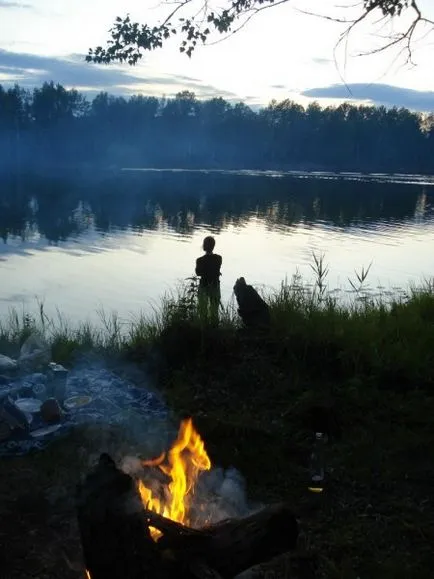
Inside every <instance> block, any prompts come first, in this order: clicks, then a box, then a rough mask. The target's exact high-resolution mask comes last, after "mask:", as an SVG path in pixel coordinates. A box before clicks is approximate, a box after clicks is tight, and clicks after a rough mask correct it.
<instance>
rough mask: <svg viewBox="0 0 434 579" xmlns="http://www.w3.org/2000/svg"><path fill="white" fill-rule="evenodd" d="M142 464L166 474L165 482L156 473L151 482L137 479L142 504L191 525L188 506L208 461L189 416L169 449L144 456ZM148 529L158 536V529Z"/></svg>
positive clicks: (207, 465)
mask: <svg viewBox="0 0 434 579" xmlns="http://www.w3.org/2000/svg"><path fill="white" fill-rule="evenodd" d="M142 465H143V466H144V467H148V468H151V469H158V470H159V471H160V472H161V473H162V474H163V475H166V476H167V477H168V481H167V483H168V484H163V485H161V484H159V480H158V479H159V477H155V480H154V481H153V483H154V484H153V483H152V482H151V483H150V486H145V483H144V482H143V481H142V480H139V482H138V490H139V493H140V497H141V499H142V502H143V505H144V507H145V508H146V509H147V510H149V511H152V512H155V513H157V514H159V515H161V516H163V517H165V518H167V519H171V520H172V521H176V522H177V523H181V524H182V525H187V526H193V524H192V523H193V522H192V520H191V512H190V510H191V501H192V497H193V494H194V491H195V486H196V483H197V480H198V477H199V475H200V473H201V472H202V471H206V470H210V468H211V461H210V459H209V457H208V454H207V452H206V450H205V445H204V443H203V441H202V439H201V437H200V435H199V434H198V433H197V432H196V430H195V429H194V426H193V422H192V420H191V418H189V419H188V420H184V421H182V422H181V426H180V428H179V433H178V437H177V439H176V440H175V442H174V443H173V445H172V448H171V449H170V450H169V452H167V453H166V452H163V453H162V454H161V456H159V457H158V458H156V459H153V460H144V461H142ZM163 482H165V481H163ZM205 522H208V521H205ZM150 530H151V535H152V538H153V539H154V540H157V539H158V538H159V537H160V536H161V532H160V531H158V529H155V528H154V527H150Z"/></svg>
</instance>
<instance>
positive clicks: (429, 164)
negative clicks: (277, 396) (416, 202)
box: [0, 83, 434, 173]
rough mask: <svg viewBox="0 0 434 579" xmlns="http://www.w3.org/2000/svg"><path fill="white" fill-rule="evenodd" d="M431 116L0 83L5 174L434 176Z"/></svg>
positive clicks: (346, 106)
mask: <svg viewBox="0 0 434 579" xmlns="http://www.w3.org/2000/svg"><path fill="white" fill-rule="evenodd" d="M433 119H434V116H433V117H423V116H422V115H420V114H418V113H413V112H411V111H409V110H407V109H405V108H400V109H397V108H392V109H386V108H385V107H372V106H352V105H349V104H342V105H340V106H338V107H327V108H321V107H320V106H319V105H318V104H317V103H313V104H310V105H309V106H308V107H306V108H305V107H303V106H301V105H299V104H297V103H295V102H292V101H290V100H288V99H287V100H283V101H281V102H276V101H272V102H271V103H270V104H269V105H268V106H267V107H265V108H262V109H261V110H259V111H253V110H252V109H251V108H249V107H248V106H246V105H245V104H243V103H236V104H232V103H230V102H228V101H226V100H224V99H222V98H213V99H210V100H205V101H202V100H199V99H197V98H196V96H195V95H194V93H191V92H188V91H184V92H181V93H179V94H177V95H176V97H174V98H172V99H158V98H155V97H145V96H132V97H131V98H124V97H115V96H111V95H109V94H107V93H100V94H98V95H97V96H96V97H95V98H94V99H93V100H91V101H90V100H88V99H87V98H86V97H85V96H84V95H82V94H80V93H79V92H78V91H76V90H67V89H65V88H64V87H63V86H61V85H55V84H53V83H45V84H44V85H43V86H42V87H40V88H36V89H34V90H33V91H27V90H24V89H22V88H20V87H19V86H15V87H14V88H10V89H5V88H3V87H2V86H1V85H0V168H1V169H3V170H4V169H12V170H15V169H18V170H21V169H23V168H26V167H30V168H33V167H50V166H57V167H58V166H71V165H77V164H80V165H85V164H86V165H99V166H104V167H107V166H114V167H125V166H129V167H132V166H136V167H139V166H140V167H182V168H198V167H200V168H261V169H269V168H276V169H277V168H282V169H319V170H343V171H345V170H348V171H387V172H392V171H394V172H412V173H416V172H420V173H432V172H434V155H433V153H434V147H433V143H434V123H433V122H432V120H433Z"/></svg>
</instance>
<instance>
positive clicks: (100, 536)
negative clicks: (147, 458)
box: [76, 454, 165, 579]
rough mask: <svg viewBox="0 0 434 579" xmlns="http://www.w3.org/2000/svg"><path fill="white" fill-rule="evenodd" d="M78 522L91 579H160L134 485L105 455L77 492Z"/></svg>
mask: <svg viewBox="0 0 434 579" xmlns="http://www.w3.org/2000/svg"><path fill="white" fill-rule="evenodd" d="M76 510H77V520H78V526H79V530H80V537H81V543H82V546H83V555H84V560H85V565H86V569H87V570H88V571H89V573H90V576H91V578H92V579H107V578H108V577H113V579H121V578H122V577H125V578H128V579H144V578H146V577H150V578H151V577H157V572H158V571H159V573H160V576H161V577H162V579H163V578H164V577H165V575H164V569H163V565H161V567H160V568H159V569H157V568H156V565H157V564H158V565H160V562H159V557H158V553H157V546H156V545H155V542H154V541H153V540H152V538H151V535H150V532H149V528H148V526H147V525H146V523H145V521H144V519H143V513H142V511H141V501H140V497H139V495H138V493H137V490H136V486H135V483H134V481H133V479H132V478H131V477H130V476H129V475H127V474H124V473H123V472H122V471H120V470H118V469H117V468H116V465H115V463H114V461H113V460H112V459H111V458H110V457H109V456H108V455H106V454H102V455H101V457H100V460H99V464H98V466H97V467H96V469H95V470H94V471H93V472H92V473H91V474H89V475H88V476H87V478H86V480H85V481H84V483H83V484H81V485H79V486H78V488H77V501H76Z"/></svg>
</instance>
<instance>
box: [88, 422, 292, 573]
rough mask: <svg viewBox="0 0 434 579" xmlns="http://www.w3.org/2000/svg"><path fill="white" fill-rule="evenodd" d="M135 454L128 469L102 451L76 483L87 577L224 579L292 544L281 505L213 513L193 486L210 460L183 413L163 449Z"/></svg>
mask: <svg viewBox="0 0 434 579" xmlns="http://www.w3.org/2000/svg"><path fill="white" fill-rule="evenodd" d="M137 462H138V465H139V468H138V469H137V468H135V469H132V470H133V471H134V472H131V474H129V473H128V472H125V470H127V469H125V467H124V470H121V469H119V468H117V466H116V464H115V462H114V461H113V460H112V458H111V457H110V456H109V455H107V454H102V455H101V457H100V460H99V464H98V465H97V466H96V468H95V469H94V471H93V472H91V473H90V474H89V475H88V477H87V478H86V480H85V481H84V482H83V483H82V484H80V485H79V486H78V489H77V518H78V523H79V528H80V535H81V542H82V545H83V554H84V560H85V565H86V578H87V579H107V577H111V578H112V579H143V578H144V577H146V578H147V579H157V578H158V579H172V578H173V579H175V578H177V579H179V578H181V577H182V578H183V579H205V577H207V578H208V577H212V578H213V579H230V578H232V577H235V576H236V575H237V574H238V573H240V572H242V571H243V570H245V569H248V568H249V567H252V566H254V565H256V564H258V563H261V562H263V561H267V560H269V559H271V558H272V557H275V556H276V555H280V554H282V553H284V552H286V551H290V550H291V549H294V547H295V545H296V540H297V536H298V525H297V522H296V519H295V518H294V516H293V514H292V512H291V510H290V508H289V506H288V505H285V504H281V503H278V504H274V505H270V506H268V507H264V508H262V509H260V510H257V511H255V512H250V514H247V513H244V515H242V514H241V515H240V514H234V515H232V516H226V517H224V516H222V514H224V513H225V512H231V511H230V510H228V511H225V510H224V509H223V511H222V510H221V509H218V516H215V510H214V509H213V505H212V504H211V503H212V499H211V494H210V493H209V492H208V494H207V493H205V494H204V493H203V487H202V488H201V475H202V477H205V478H206V476H207V475H205V471H208V472H209V473H210V474H212V473H211V461H210V459H209V456H208V454H207V452H206V450H205V444H204V442H203V440H202V438H201V437H200V435H199V434H198V432H197V431H196V430H195V428H194V426H193V422H192V420H191V419H187V420H185V421H183V422H182V423H181V425H180V429H179V432H178V436H177V438H176V440H175V441H174V443H173V444H172V446H171V448H170V450H169V451H167V452H163V453H162V454H161V456H159V457H158V458H155V459H152V460H140V461H136V467H137ZM130 470H131V469H130ZM208 490H209V489H208ZM204 497H205V498H204ZM232 513H235V511H232Z"/></svg>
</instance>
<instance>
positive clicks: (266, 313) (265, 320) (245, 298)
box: [234, 277, 270, 328]
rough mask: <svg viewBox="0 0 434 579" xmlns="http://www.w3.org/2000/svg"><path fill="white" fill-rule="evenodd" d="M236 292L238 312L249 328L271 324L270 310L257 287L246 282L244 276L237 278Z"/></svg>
mask: <svg viewBox="0 0 434 579" xmlns="http://www.w3.org/2000/svg"><path fill="white" fill-rule="evenodd" d="M234 293H235V297H236V299H237V303H238V314H239V315H240V317H241V319H242V320H243V323H244V325H245V326H246V327H247V328H260V327H267V326H269V325H270V310H269V308H268V305H267V304H266V302H265V301H264V300H263V299H262V298H261V296H260V295H259V294H258V292H257V291H256V290H255V288H254V287H253V286H251V285H248V284H246V280H245V279H244V278H243V277H240V278H238V279H237V281H236V282H235V285H234Z"/></svg>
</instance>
